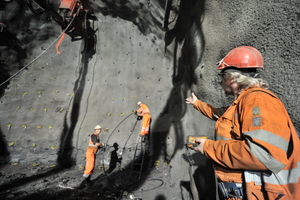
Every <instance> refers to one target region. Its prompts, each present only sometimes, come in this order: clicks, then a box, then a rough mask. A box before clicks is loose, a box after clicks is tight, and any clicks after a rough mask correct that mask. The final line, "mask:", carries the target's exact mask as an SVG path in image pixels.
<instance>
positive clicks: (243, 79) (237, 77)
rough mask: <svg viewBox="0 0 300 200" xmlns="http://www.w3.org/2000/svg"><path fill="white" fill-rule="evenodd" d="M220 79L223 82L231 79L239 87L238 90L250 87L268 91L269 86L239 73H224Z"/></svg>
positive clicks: (257, 79) (264, 82)
mask: <svg viewBox="0 0 300 200" xmlns="http://www.w3.org/2000/svg"><path fill="white" fill-rule="evenodd" d="M222 78H223V79H225V80H227V79H229V78H232V79H233V80H234V81H235V82H236V83H237V84H238V85H239V90H245V89H247V88H250V87H260V88H264V89H268V87H269V84H268V83H267V82H266V81H265V80H263V79H261V78H252V77H249V76H245V75H243V74H241V73H239V72H226V73H224V74H223V75H222Z"/></svg>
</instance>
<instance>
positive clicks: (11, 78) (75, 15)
mask: <svg viewBox="0 0 300 200" xmlns="http://www.w3.org/2000/svg"><path fill="white" fill-rule="evenodd" d="M75 17H76V14H75V15H74V17H73V18H72V20H71V22H70V23H69V24H68V26H67V27H66V29H65V30H64V31H63V32H62V33H61V34H60V35H59V37H57V38H56V39H55V40H54V41H53V42H52V43H51V44H50V46H49V47H48V48H47V49H45V50H44V51H43V52H42V53H41V54H40V55H38V56H37V57H36V58H35V59H33V60H32V61H30V62H29V63H28V64H27V65H25V66H24V67H23V68H21V69H20V70H19V71H17V72H16V73H15V74H14V75H12V76H11V77H10V78H8V79H7V80H6V81H4V82H2V83H1V84H0V87H1V86H2V85H3V84H5V83H6V82H8V81H10V80H11V79H12V78H14V77H15V76H17V75H18V74H19V73H21V72H22V71H23V70H24V69H26V68H27V67H28V66H29V65H31V64H32V63H33V62H35V61H36V60H37V59H39V58H40V57H41V56H42V55H44V54H45V53H46V52H47V51H48V50H49V49H50V48H51V47H52V46H53V45H54V44H55V43H56V42H57V41H58V40H59V39H60V38H61V36H62V35H63V34H64V33H65V32H66V30H67V29H68V28H69V27H70V26H71V24H72V23H73V21H74V19H75Z"/></svg>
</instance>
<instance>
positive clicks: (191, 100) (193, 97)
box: [185, 93, 198, 105]
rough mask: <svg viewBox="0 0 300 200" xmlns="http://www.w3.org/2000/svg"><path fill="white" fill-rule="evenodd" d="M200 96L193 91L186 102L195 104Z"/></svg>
mask: <svg viewBox="0 0 300 200" xmlns="http://www.w3.org/2000/svg"><path fill="white" fill-rule="evenodd" d="M197 100H198V98H197V97H196V95H195V94H194V93H192V96H190V97H188V98H186V99H185V103H187V104H192V105H194V103H195V101H197Z"/></svg>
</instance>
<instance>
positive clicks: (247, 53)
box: [217, 46, 264, 70]
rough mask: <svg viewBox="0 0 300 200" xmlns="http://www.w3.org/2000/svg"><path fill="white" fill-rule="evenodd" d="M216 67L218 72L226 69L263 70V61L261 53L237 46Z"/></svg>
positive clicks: (247, 47) (252, 48) (250, 48)
mask: <svg viewBox="0 0 300 200" xmlns="http://www.w3.org/2000/svg"><path fill="white" fill-rule="evenodd" d="M217 65H218V69H220V70H223V69H225V68H227V67H230V68H232V67H235V68H239V69H247V68H263V67H264V66H263V65H264V59H263V57H262V55H261V53H260V52H259V51H258V50H257V49H255V48H254V47H250V46H239V47H236V48H234V49H232V50H231V51H229V52H228V54H227V55H226V56H225V57H224V58H223V59H222V60H220V61H219V62H218V63H217Z"/></svg>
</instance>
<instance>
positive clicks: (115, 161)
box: [106, 142, 122, 174]
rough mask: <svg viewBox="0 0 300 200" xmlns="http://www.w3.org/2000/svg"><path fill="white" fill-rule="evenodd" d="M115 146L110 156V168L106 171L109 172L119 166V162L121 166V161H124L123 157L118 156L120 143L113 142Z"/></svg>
mask: <svg viewBox="0 0 300 200" xmlns="http://www.w3.org/2000/svg"><path fill="white" fill-rule="evenodd" d="M113 147H114V148H115V149H114V150H113V151H112V152H111V156H110V162H109V168H108V170H107V171H106V173H107V174H110V173H111V172H112V171H113V170H114V169H115V168H116V167H117V164H118V165H119V166H121V161H122V158H119V157H118V154H117V151H118V149H119V145H118V143H116V142H115V143H114V144H113Z"/></svg>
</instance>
